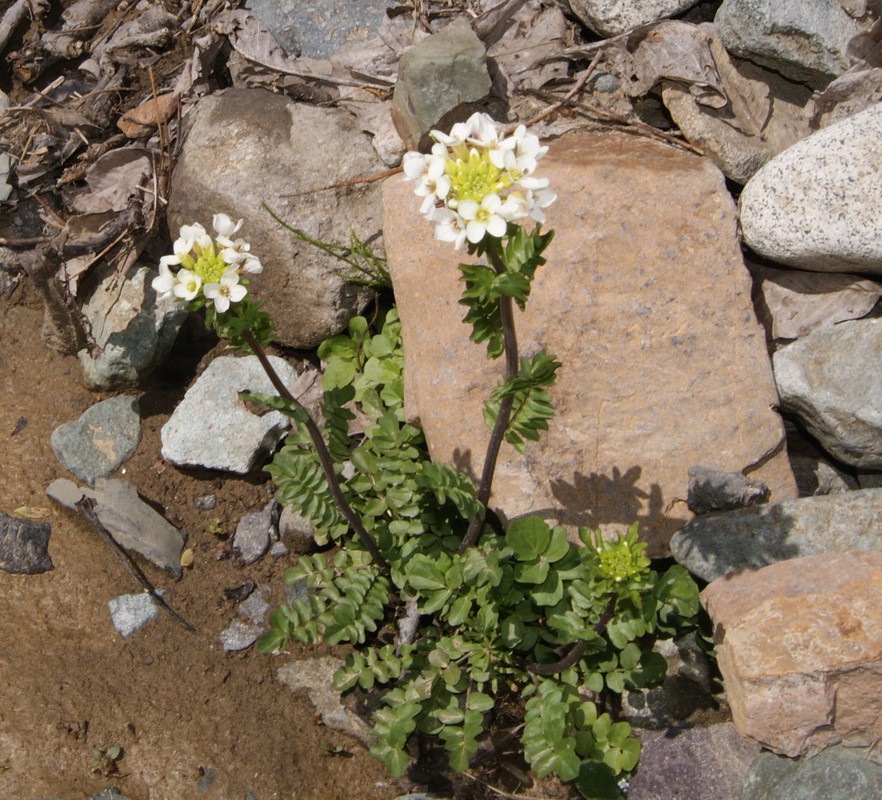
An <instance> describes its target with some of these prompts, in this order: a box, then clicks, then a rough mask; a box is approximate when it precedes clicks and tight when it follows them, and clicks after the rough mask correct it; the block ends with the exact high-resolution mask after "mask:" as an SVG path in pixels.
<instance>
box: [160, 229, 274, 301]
mask: <svg viewBox="0 0 882 800" xmlns="http://www.w3.org/2000/svg"><path fill="white" fill-rule="evenodd" d="M212 226H213V227H214V230H215V233H216V234H217V236H215V237H214V239H212V237H211V236H210V235H209V234H208V232H207V231H206V230H205V228H203V227H202V226H201V225H200V224H199V223H198V222H196V223H194V224H193V225H182V226H181V231H180V238H179V239H177V240H176V241H175V243H174V245H173V249H174V255H170V256H163V257H162V258H160V259H159V275H157V276H156V277H155V278H154V279H153V283H152V286H153V288H154V289H155V290H156V292H157V294H158V295H159V296H160V297H166V296H168V295H174V296H175V297H177V298H179V299H180V300H183V301H185V302H189V301H191V300H195V299H196V298H197V297H198V296H199V294H200V292H201V293H202V295H203V296H204V297H205V299H206V300H211V301H213V302H214V307H215V309H216V310H217V311H218V312H221V313H223V312H224V311H227V310H229V308H230V303H238V302H239V301H240V300H241V299H242V298H243V297H245V295H246V294H247V293H248V290H247V289H246V288H245V286H244V284H245V283H247V280H244V281H243V280H242V273H243V272H246V273H250V274H252V275H256V274H258V273H260V272H261V271H262V270H263V266H262V265H261V263H260V260H259V259H258V258H257V257H256V256H253V255H252V254H251V245H249V244H248V242H246V241H243V240H242V239H233V238H232V237H233V236H235V235H236V233H238V231H239V228H241V227H242V220H241V219H240V220H239V221H238V222H233V220H232V219H230V218H229V217H228V216H227V215H226V214H215V215H214V218H213V219H212ZM172 267H178V269H177V270H176V271H173V270H172Z"/></svg>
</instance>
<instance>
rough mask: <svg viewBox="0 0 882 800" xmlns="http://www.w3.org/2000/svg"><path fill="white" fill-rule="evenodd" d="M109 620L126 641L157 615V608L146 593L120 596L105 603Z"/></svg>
mask: <svg viewBox="0 0 882 800" xmlns="http://www.w3.org/2000/svg"><path fill="white" fill-rule="evenodd" d="M107 608H108V610H109V611H110V618H111V620H112V621H113V627H114V628H116V630H117V633H119V635H120V636H122V637H123V639H127V638H128V637H129V636H131V635H132V634H133V633H134V632H135V631H136V630H138V629H139V628H143V627H144V626H145V625H146V624H147V623H148V622H150V620H152V619H155V618H156V617H157V616H158V615H159V607H158V606H157V605H156V603H154V602H153V598H152V597H151V596H150V595H149V594H147V593H146V592H141V593H140V594H121V595H120V596H119V597H114V598H113V599H112V600H110V601H109V602H108V603H107Z"/></svg>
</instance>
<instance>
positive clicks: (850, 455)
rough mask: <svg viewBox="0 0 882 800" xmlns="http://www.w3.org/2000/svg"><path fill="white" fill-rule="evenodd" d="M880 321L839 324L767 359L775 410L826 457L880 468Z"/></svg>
mask: <svg viewBox="0 0 882 800" xmlns="http://www.w3.org/2000/svg"><path fill="white" fill-rule="evenodd" d="M880 347H882V319H862V320H854V321H850V322H842V323H840V324H839V325H835V326H834V327H832V328H824V329H822V330H818V331H815V332H814V333H811V334H809V335H808V336H805V337H803V338H802V339H798V340H797V341H795V342H793V344H790V345H788V346H787V347H782V348H781V349H780V350H778V352H776V353H775V355H774V356H773V358H772V364H773V368H774V372H775V382H776V383H777V385H778V395H779V397H780V399H781V407H782V408H784V409H786V410H787V411H790V412H792V413H794V414H796V415H797V416H798V417H799V419H800V420H801V421H802V422H803V424H804V425H805V427H806V428H807V429H808V431H809V433H811V434H812V436H814V437H815V438H816V439H817V440H818V442H819V443H820V444H821V446H822V447H824V449H825V450H827V452H829V453H830V454H831V455H833V456H835V457H836V458H837V459H839V460H840V461H842V462H843V463H845V464H851V465H853V466H855V467H860V468H862V469H879V468H882V406H880V405H879V403H878V398H879V397H880V392H882V350H880Z"/></svg>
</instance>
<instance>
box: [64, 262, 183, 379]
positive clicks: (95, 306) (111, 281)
mask: <svg viewBox="0 0 882 800" xmlns="http://www.w3.org/2000/svg"><path fill="white" fill-rule="evenodd" d="M154 274H155V273H154V271H153V270H152V269H151V268H149V267H146V266H144V265H138V264H135V265H134V266H132V267H131V268H130V269H129V271H128V272H127V273H126V275H125V277H122V278H121V277H120V275H119V274H118V273H117V272H116V270H115V269H108V270H107V271H106V274H105V275H104V277H103V278H102V280H101V281H100V282H99V283H98V285H97V286H96V287H95V289H94V290H93V291H92V294H91V295H90V296H89V299H88V300H87V301H86V302H85V303H84V304H83V309H82V310H83V313H84V314H85V316H86V318H87V319H88V320H89V323H90V324H91V326H92V334H93V335H94V337H95V340H96V341H97V343H98V345H99V346H100V348H101V352H100V353H98V354H97V355H95V356H91V355H89V353H88V351H86V350H81V351H80V352H79V353H77V358H78V359H79V362H80V368H81V369H82V371H83V380H84V382H85V384H86V386H88V387H89V388H90V389H97V390H101V391H104V390H107V389H115V388H118V387H120V386H128V385H132V384H136V383H139V382H140V381H142V380H143V379H144V378H146V377H147V376H148V375H149V374H150V373H151V372H153V370H154V369H156V367H158V366H159V365H160V364H161V363H162V362H163V360H164V359H165V357H166V356H167V355H168V352H169V350H171V347H172V345H173V344H174V342H175V339H176V338H177V335H178V331H179V330H180V328H181V325H182V324H183V322H184V320H185V319H186V317H187V311H186V310H185V309H184V308H183V306H182V305H181V304H180V303H179V302H177V300H176V299H175V298H174V297H167V298H165V299H164V300H157V298H156V292H155V291H154V290H153V288H152V287H151V286H150V282H151V280H152V279H153V276H154Z"/></svg>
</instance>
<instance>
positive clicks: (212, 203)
mask: <svg viewBox="0 0 882 800" xmlns="http://www.w3.org/2000/svg"><path fill="white" fill-rule="evenodd" d="M187 123H188V130H187V135H186V139H185V141H184V144H183V148H182V151H181V154H180V156H179V157H178V161H177V164H176V166H175V171H174V175H173V177H172V186H171V193H170V198H169V209H168V220H169V228H170V229H171V230H172V231H173V232H176V231H177V230H178V229H179V227H180V226H181V225H188V224H192V223H194V222H201V224H202V225H204V226H205V227H206V228H207V229H210V228H211V220H212V217H213V215H214V214H216V213H218V212H223V213H226V214H229V215H230V216H231V217H233V218H234V219H238V218H240V217H241V218H243V219H244V220H245V223H244V225H243V227H242V230H241V232H240V234H239V235H240V236H241V237H242V238H244V239H245V240H246V241H248V242H249V243H250V244H251V250H252V252H253V253H254V254H255V255H256V256H258V258H260V260H261V262H262V263H263V267H264V270H263V273H262V274H261V275H258V276H256V277H255V279H254V281H253V282H252V284H251V287H250V288H251V290H253V292H254V294H255V296H256V297H257V298H259V299H262V300H264V301H265V303H266V305H265V309H266V311H267V312H268V313H269V314H270V316H272V318H273V323H274V326H275V327H274V331H273V334H274V336H275V337H276V339H277V341H279V342H281V343H283V344H285V345H288V346H290V347H298V348H305V349H308V348H312V347H315V346H317V345H318V344H319V343H320V342H322V341H323V340H324V339H327V338H328V337H329V336H333V335H334V334H336V333H339V332H340V331H341V330H342V329H343V328H344V327H345V326H346V323H347V322H348V320H349V319H350V317H352V316H353V315H355V314H356V313H358V311H359V310H360V309H361V308H363V307H364V305H365V304H366V303H367V301H368V300H369V299H370V298H371V297H372V291H371V290H369V289H366V288H365V287H363V286H357V285H355V284H352V283H349V282H347V281H346V280H345V279H344V278H342V277H341V276H340V274H339V273H340V271H341V269H344V268H345V265H342V264H341V262H340V261H338V260H337V259H335V258H333V257H332V256H330V255H328V254H327V253H324V252H322V251H320V250H318V249H316V248H314V247H312V246H310V245H307V244H304V243H302V242H300V241H299V240H297V239H296V238H295V237H294V235H293V234H292V233H291V232H290V231H288V230H285V228H283V227H282V225H280V224H279V223H278V222H276V220H275V219H273V217H272V216H271V215H270V213H269V212H268V211H267V208H266V207H265V206H264V203H266V205H267V206H269V208H271V209H272V210H273V211H274V212H275V213H276V214H277V215H278V216H279V217H280V218H281V219H283V220H285V221H286V222H287V223H289V224H290V225H292V226H293V227H295V228H298V229H300V230H303V231H305V232H306V233H307V234H308V235H309V236H311V237H312V238H314V239H317V240H319V241H323V242H331V243H347V242H349V240H350V235H351V234H352V233H353V232H355V234H356V235H357V236H358V237H359V238H360V239H361V240H362V241H366V240H368V239H371V238H372V237H375V236H377V235H378V234H379V231H380V229H381V227H382V226H381V222H380V213H381V209H380V201H379V192H380V187H379V185H378V184H376V183H365V184H361V185H359V186H348V187H343V188H340V189H335V190H330V191H321V192H314V193H311V192H310V190H312V189H318V188H320V187H324V186H328V185H330V184H333V183H336V182H338V181H341V180H347V179H349V178H358V177H362V176H366V175H372V174H374V173H377V172H380V171H382V170H383V169H385V165H384V164H383V163H382V162H381V161H380V159H379V158H378V157H377V155H376V153H375V152H374V149H373V147H372V146H371V142H370V140H369V139H368V137H366V136H365V135H364V134H362V133H361V132H360V131H359V130H358V127H357V125H356V122H355V119H354V118H353V117H352V116H351V115H349V114H348V113H346V112H345V111H341V110H339V109H336V108H318V107H315V106H311V105H308V104H306V103H295V102H294V101H292V100H290V99H289V98H287V97H284V96H282V95H275V94H271V93H270V92H267V91H265V90H262V89H228V90H226V91H223V92H217V93H215V94H212V95H209V96H207V97H204V98H203V99H202V100H200V101H199V103H198V104H197V105H196V107H195V108H194V110H193V111H192V112H191V113H190V114H189V115H188V118H187ZM297 192H305V193H306V194H303V195H300V196H295V195H296V193H297ZM373 244H374V246H375V247H378V248H379V245H378V243H377V242H376V241H374V242H373Z"/></svg>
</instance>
